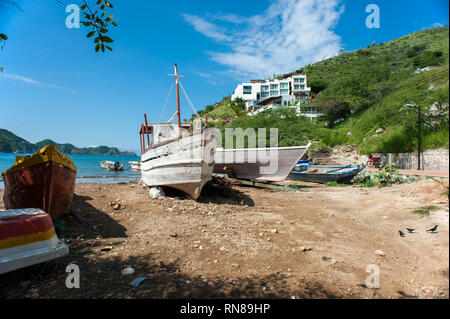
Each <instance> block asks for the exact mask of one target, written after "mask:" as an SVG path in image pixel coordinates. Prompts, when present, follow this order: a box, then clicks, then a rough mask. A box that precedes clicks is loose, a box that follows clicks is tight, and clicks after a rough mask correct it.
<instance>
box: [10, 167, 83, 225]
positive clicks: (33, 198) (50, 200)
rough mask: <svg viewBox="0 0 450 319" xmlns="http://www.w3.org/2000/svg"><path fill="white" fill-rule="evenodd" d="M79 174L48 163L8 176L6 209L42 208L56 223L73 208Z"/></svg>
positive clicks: (11, 173) (23, 169)
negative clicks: (71, 206)
mask: <svg viewBox="0 0 450 319" xmlns="http://www.w3.org/2000/svg"><path fill="white" fill-rule="evenodd" d="M75 179H76V171H73V170H71V169H69V168H67V167H65V166H64V165H61V164H58V163H54V162H45V163H41V164H37V165H33V166H30V167H26V168H22V169H21V170H18V171H14V172H10V173H6V174H5V175H4V184H5V191H4V194H3V201H4V203H5V207H6V209H17V208H40V209H42V210H43V211H45V212H47V213H48V214H49V215H50V216H51V218H52V219H56V218H58V217H60V216H62V215H64V214H65V213H66V212H67V211H68V210H69V208H70V205H71V204H72V197H73V192H74V190H75Z"/></svg>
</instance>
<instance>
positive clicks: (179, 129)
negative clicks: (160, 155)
mask: <svg viewBox="0 0 450 319" xmlns="http://www.w3.org/2000/svg"><path fill="white" fill-rule="evenodd" d="M175 83H176V88H177V118H178V132H179V136H181V118H180V89H179V88H178V86H179V84H178V68H177V65H176V64H175Z"/></svg>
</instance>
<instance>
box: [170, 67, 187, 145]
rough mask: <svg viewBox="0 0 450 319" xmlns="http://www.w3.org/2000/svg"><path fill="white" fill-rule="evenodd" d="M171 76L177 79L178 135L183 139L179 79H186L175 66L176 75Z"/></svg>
mask: <svg viewBox="0 0 450 319" xmlns="http://www.w3.org/2000/svg"><path fill="white" fill-rule="evenodd" d="M169 76H173V77H174V78H175V84H176V91H177V118H178V133H179V137H181V113H180V89H179V84H178V81H179V80H178V78H184V76H182V75H179V74H178V67H177V65H176V64H175V74H169Z"/></svg>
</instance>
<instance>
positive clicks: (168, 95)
mask: <svg viewBox="0 0 450 319" xmlns="http://www.w3.org/2000/svg"><path fill="white" fill-rule="evenodd" d="M172 89H173V82H172V86H171V87H170V90H169V94H167V98H166V102H165V103H164V106H163V109H162V111H161V115H160V116H159V121H158V123H161V119H162V117H163V115H164V110H165V109H166V106H167V102H168V101H169V97H170V93H171V92H172ZM170 121H171V120H169V121H168V122H170Z"/></svg>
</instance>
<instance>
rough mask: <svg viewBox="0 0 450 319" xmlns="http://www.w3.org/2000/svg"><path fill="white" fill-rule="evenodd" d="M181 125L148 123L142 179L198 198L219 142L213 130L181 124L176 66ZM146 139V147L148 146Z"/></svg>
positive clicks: (144, 133)
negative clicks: (194, 128)
mask: <svg viewBox="0 0 450 319" xmlns="http://www.w3.org/2000/svg"><path fill="white" fill-rule="evenodd" d="M171 76H174V77H175V84H176V93H177V113H176V115H177V117H178V123H158V124H148V123H147V115H146V114H144V117H145V125H144V124H142V125H141V129H140V131H139V134H140V140H141V176H142V181H143V182H144V183H145V184H147V185H149V186H165V187H171V188H175V189H178V190H181V191H182V192H185V193H186V194H188V195H190V196H191V197H192V198H194V199H197V198H198V197H199V196H200V193H201V190H202V188H203V186H204V185H205V184H206V183H207V182H208V181H209V180H211V178H212V172H213V167H214V153H215V150H216V147H217V139H216V137H215V135H214V134H212V132H213V131H212V130H210V129H207V128H199V129H196V130H192V126H191V124H181V122H180V99H179V89H178V85H179V78H180V77H182V76H180V75H178V70H177V65H175V74H174V75H171ZM146 139H147V146H146Z"/></svg>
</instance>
